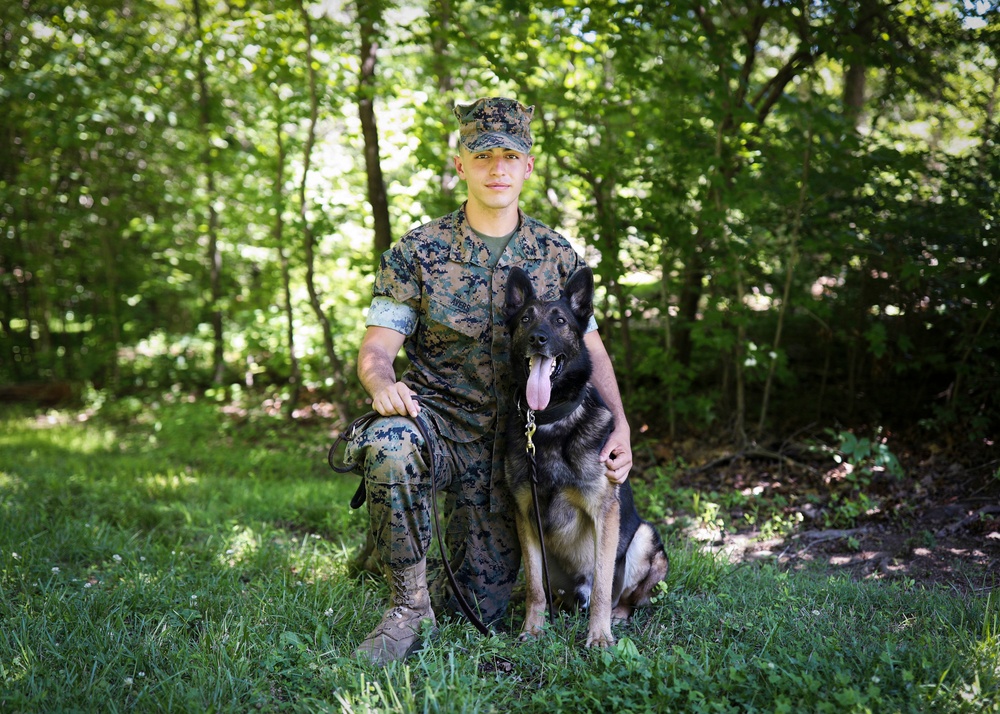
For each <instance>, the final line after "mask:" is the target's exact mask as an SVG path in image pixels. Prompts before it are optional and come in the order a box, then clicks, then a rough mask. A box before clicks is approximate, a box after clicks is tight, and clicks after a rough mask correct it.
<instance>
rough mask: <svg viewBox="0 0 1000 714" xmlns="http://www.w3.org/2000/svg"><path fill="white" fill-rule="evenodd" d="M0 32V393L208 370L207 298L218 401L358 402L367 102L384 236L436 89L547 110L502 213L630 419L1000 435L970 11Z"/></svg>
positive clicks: (672, 8) (286, 0)
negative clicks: (575, 262)
mask: <svg viewBox="0 0 1000 714" xmlns="http://www.w3.org/2000/svg"><path fill="white" fill-rule="evenodd" d="M195 10H197V11H198V16H197V18H196V17H195V16H194V14H193V13H194V11H195ZM372 13H374V15H372ZM369 15H371V16H375V15H378V16H379V17H380V18H381V19H380V20H379V21H378V22H377V23H375V25H373V26H372V27H371V28H370V30H371V36H372V37H374V38H376V39H377V40H378V44H377V65H376V74H375V77H374V78H373V79H372V81H371V82H368V81H367V80H366V82H365V84H364V91H363V92H361V91H360V90H359V87H360V86H361V84H359V82H360V79H359V78H360V76H361V71H362V70H361V67H360V63H361V58H360V56H359V54H358V48H357V43H358V37H357V36H356V35H357V25H358V21H359V18H367V17H369ZM3 22H4V26H3V41H2V43H0V73H2V75H3V76H2V82H0V121H2V125H3V126H4V131H3V133H2V135H0V227H2V231H0V340H2V346H3V348H2V349H0V380H3V381H4V382H32V381H37V380H53V379H63V380H70V381H73V382H78V383H83V382H88V383H92V384H94V385H96V386H97V387H98V388H104V387H107V388H109V389H111V390H112V391H114V392H116V393H123V392H129V391H134V390H137V389H148V388H153V389H162V388H168V387H170V386H171V385H173V384H178V385H180V386H182V387H183V388H185V389H186V388H189V387H194V388H204V387H207V386H209V385H210V384H212V383H213V382H215V381H217V377H218V375H217V374H216V373H215V367H216V365H215V364H214V360H215V358H216V352H217V350H218V349H219V348H220V345H219V341H220V331H219V329H217V326H216V324H215V320H216V317H215V316H216V315H220V316H221V318H222V322H223V325H222V327H224V329H222V331H221V335H222V336H223V337H222V338H221V339H222V342H223V344H222V345H221V347H224V353H223V357H224V361H225V366H226V368H227V369H226V372H225V374H224V375H223V381H224V382H225V383H226V384H236V383H240V384H244V385H246V384H254V385H258V386H259V385H263V386H265V387H269V388H271V389H275V390H287V391H289V392H294V390H297V389H298V387H299V386H300V383H301V384H304V385H305V386H308V387H310V388H319V389H322V390H324V391H325V392H326V395H327V396H328V397H332V398H336V399H337V400H340V397H341V395H344V394H352V393H353V392H354V391H355V390H356V389H357V385H356V384H354V380H352V379H350V378H348V377H347V376H346V375H349V374H350V373H351V369H350V367H351V362H352V360H353V356H354V354H355V352H356V349H357V346H358V343H359V340H360V334H361V329H362V325H363V314H364V308H365V306H366V303H367V295H368V293H369V289H370V281H371V277H372V266H373V265H374V264H375V262H376V258H377V256H375V255H373V248H372V245H373V243H372V240H373V220H374V219H373V217H372V215H371V211H370V208H369V206H368V204H367V203H366V199H365V196H366V193H365V186H366V178H367V177H366V175H365V174H366V162H365V160H364V151H365V142H364V141H363V140H362V137H361V127H360V122H359V120H358V118H357V117H358V105H357V102H358V101H362V100H363V101H365V102H367V101H368V99H371V100H372V101H373V102H374V106H375V115H376V118H377V119H378V133H379V136H378V139H379V146H380V156H379V167H380V168H381V170H382V173H383V176H384V181H385V184H386V187H387V190H388V193H389V204H390V219H391V228H392V233H393V235H395V236H399V235H401V234H402V233H403V232H404V231H405V230H407V229H408V228H409V227H411V226H412V225H414V224H416V223H419V222H421V221H424V220H427V219H430V218H432V217H434V216H437V215H440V214H442V213H444V212H446V211H450V210H452V209H453V208H454V207H455V206H456V204H457V202H458V201H459V200H461V198H462V195H461V188H460V186H459V185H458V181H457V178H456V176H455V175H454V170H453V168H452V167H451V156H452V155H453V154H454V151H455V140H456V138H455V127H454V122H453V118H452V117H451V114H450V107H451V106H452V105H453V104H454V103H455V102H457V101H467V100H468V99H470V98H472V97H475V96H478V95H482V94H489V93H509V94H513V95H516V96H518V97H519V98H521V99H522V100H524V101H525V102H526V103H528V104H533V105H535V107H536V121H535V125H534V127H535V136H536V144H537V151H536V153H537V163H536V172H535V176H534V177H533V178H532V180H531V181H529V182H528V185H527V188H526V193H525V196H524V205H525V208H526V210H527V212H529V213H531V214H532V215H535V216H537V217H539V218H541V219H543V220H545V221H546V222H548V223H550V224H551V225H553V226H555V227H557V228H559V229H561V230H562V231H564V232H565V233H566V234H567V235H568V236H569V237H570V238H571V239H572V240H573V241H574V242H575V244H576V245H577V246H578V247H579V248H580V250H581V251H583V252H584V254H585V256H586V258H587V260H588V262H589V263H591V264H592V265H594V266H595V268H596V272H597V275H598V278H599V300H598V303H597V305H598V317H599V319H600V322H601V325H602V329H603V330H604V334H605V339H606V342H607V343H608V344H609V345H610V347H611V350H612V353H613V356H614V358H615V360H616V362H617V365H618V369H617V372H618V375H619V379H620V381H621V383H622V389H623V392H624V394H625V396H626V400H627V402H628V403H629V406H630V410H631V411H632V412H633V413H638V414H641V415H642V417H643V418H644V419H645V420H646V421H648V422H650V423H652V424H654V425H657V426H660V427H662V430H663V431H668V432H669V433H670V434H672V435H675V436H676V435H678V434H680V433H682V432H684V431H685V430H691V429H698V428H703V427H706V426H712V427H713V428H718V427H720V426H721V427H724V428H727V429H730V430H731V433H733V434H734V435H735V436H736V437H737V439H738V440H742V439H744V438H750V437H760V436H762V434H758V433H751V429H750V427H749V425H750V423H751V421H753V422H755V423H757V424H758V426H759V431H779V432H780V431H785V430H788V429H791V428H796V427H800V426H802V424H803V423H804V422H805V423H808V422H809V421H811V420H813V419H814V418H815V419H819V420H820V421H821V422H822V423H824V424H829V423H834V422H837V421H839V422H841V423H843V422H847V421H853V420H857V419H863V420H868V421H875V422H879V423H883V424H888V423H891V422H893V420H908V421H913V420H921V421H922V423H923V424H924V425H925V426H926V428H927V429H928V430H931V431H933V430H938V431H940V430H948V431H952V432H954V433H960V434H966V435H968V436H969V437H970V438H973V439H976V438H981V437H984V436H987V435H989V434H991V433H995V431H996V425H997V423H998V420H1000V404H998V403H997V396H996V395H997V394H1000V388H998V384H997V376H996V375H997V374H998V373H1000V369H998V365H997V361H996V360H997V354H998V350H997V346H998V340H1000V337H998V335H1000V331H998V327H997V319H996V317H995V315H994V313H995V312H996V303H997V291H996V283H997V281H996V270H995V266H996V265H997V264H998V259H1000V253H998V251H1000V241H998V238H997V196H998V195H1000V191H998V189H997V186H998V182H1000V174H998V171H1000V169H998V167H1000V155H998V153H997V152H998V148H997V147H998V142H997V126H998V123H997V118H996V110H995V107H996V106H997V102H996V99H997V93H998V87H1000V75H998V73H997V66H998V63H997V60H998V42H997V36H998V33H997V25H996V23H997V19H996V14H995V13H991V12H990V11H989V9H988V8H987V7H986V5H985V4H975V3H969V4H964V5H963V4H934V3H930V2H926V0H905V2H900V3H893V4H884V3H878V2H869V1H868V0H828V1H826V2H822V3H818V4H811V5H809V4H802V3H785V4H778V5H773V6H772V5H770V4H767V3H750V4H748V5H733V4H729V3H718V4H714V5H705V4H704V3H699V2H690V1H689V0H681V1H680V2H672V3H667V4H663V3H660V4H656V3H653V4H650V3H634V2H615V3H575V2H551V1H549V0H508V1H507V2H504V3H501V4H499V5H489V4H483V3H472V2H468V1H465V0H463V1H461V2H457V3H443V2H438V1H437V0H428V1H427V2H421V3H416V4H410V5H407V6H405V7H404V6H402V5H400V4H391V3H354V4H352V3H348V4H341V5H323V4H306V5H303V4H301V3H298V2H292V0H281V1H280V2H275V3H269V4H263V5H262V4H255V3H246V2H243V1H242V0H238V1H232V2H223V3H216V4H212V5H208V4H202V3H196V4H195V5H193V6H191V7H188V6H187V5H183V4H182V5H177V4H176V3H166V2H163V1H162V0H138V1H137V2H132V3H128V4H127V5H124V6H123V5H121V4H120V3H119V4H113V3H108V2H106V1H105V0H78V1H77V2H73V3H70V4H68V5H62V6H51V5H46V4H38V3H22V4H20V5H18V6H17V7H16V8H12V9H11V10H10V12H8V13H6V14H5V15H4V20H3ZM366 22H367V21H366ZM366 26H367V25H366ZM313 80H315V82H313ZM369 95H371V96H369ZM314 105H315V109H316V110H317V118H318V121H317V122H316V124H315V129H316V131H315V133H314V134H313V133H312V132H310V127H312V126H313V122H312V110H313V107H314ZM314 139H315V141H314ZM307 169H308V171H307ZM286 283H287V287H288V291H287V296H286V291H285V287H286ZM327 322H329V325H328V326H327V325H326V323H327ZM297 362H298V363H297ZM299 363H300V364H299Z"/></svg>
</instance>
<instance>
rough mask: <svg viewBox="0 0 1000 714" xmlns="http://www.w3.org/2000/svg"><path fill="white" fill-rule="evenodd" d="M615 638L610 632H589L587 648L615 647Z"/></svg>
mask: <svg viewBox="0 0 1000 714" xmlns="http://www.w3.org/2000/svg"><path fill="white" fill-rule="evenodd" d="M614 644H615V637H614V635H612V634H611V633H610V632H601V631H596V632H588V633H587V641H586V643H585V645H584V646H586V647H614Z"/></svg>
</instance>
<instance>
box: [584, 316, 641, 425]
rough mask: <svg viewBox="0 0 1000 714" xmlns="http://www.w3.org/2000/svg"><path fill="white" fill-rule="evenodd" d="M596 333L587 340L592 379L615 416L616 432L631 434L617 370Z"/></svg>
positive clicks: (589, 335)
mask: <svg viewBox="0 0 1000 714" xmlns="http://www.w3.org/2000/svg"><path fill="white" fill-rule="evenodd" d="M591 335H594V336H596V335H597V333H596V332H592V333H589V334H588V335H587V337H586V338H585V340H586V342H587V350H588V351H589V352H590V359H591V362H592V363H593V373H592V375H591V379H592V380H593V382H594V386H596V387H597V391H598V392H600V393H601V397H602V398H603V399H604V403H605V404H607V405H608V408H609V409H610V410H611V413H612V414H614V416H615V428H616V430H620V429H625V430H626V431H625V433H630V432H631V429H630V428H629V425H628V419H627V418H626V417H625V407H624V406H623V405H622V395H621V391H620V390H619V389H618V380H617V379H616V378H615V370H614V367H613V366H612V364H611V357H610V356H609V355H608V351H607V349H605V347H604V343H603V342H602V341H601V339H600V338H599V337H597V338H596V339H595V338H594V337H591Z"/></svg>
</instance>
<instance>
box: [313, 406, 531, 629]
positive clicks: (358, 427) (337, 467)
mask: <svg viewBox="0 0 1000 714" xmlns="http://www.w3.org/2000/svg"><path fill="white" fill-rule="evenodd" d="M414 399H417V400H418V401H419V397H414ZM380 416H381V415H380V414H378V413H377V412H374V411H371V412H368V413H367V414H364V415H363V416H360V417H358V418H357V419H355V420H354V421H352V422H351V423H350V425H349V426H348V427H347V428H346V429H344V431H342V432H341V433H340V435H339V436H338V437H337V440H336V441H334V442H333V446H331V447H330V451H329V453H328V454H327V456H326V461H327V463H328V464H330V468H332V469H333V470H334V471H336V472H337V473H339V474H346V473H350V472H352V471H354V470H355V469H356V468H357V463H353V464H336V463H334V453H335V452H336V450H337V449H338V448H339V446H340V444H341V443H346V442H348V441H350V440H351V439H353V438H354V437H355V435H356V434H357V433H359V432H360V431H364V430H365V429H367V428H368V426H369V424H371V423H372V421H373V420H375V419H377V418H379V417H380ZM411 418H412V419H413V423H414V424H416V426H417V431H419V432H420V436H421V437H422V438H423V440H424V446H426V447H427V455H428V457H429V458H428V460H427V466H428V471H429V473H430V477H431V512H432V514H433V516H434V532H435V534H436V535H437V539H438V547H439V548H440V549H441V561H442V565H444V573H445V575H446V576H447V578H448V584H449V585H451V591H452V593H453V594H454V595H455V600H456V601H457V602H458V607H459V608H460V609H461V610H462V613H463V614H464V615H465V616H466V617H467V618H468V619H469V622H471V623H472V624H473V625H474V626H475V628H476V629H477V630H479V632H480V634H482V635H483V636H486V637H488V636H489V634H490V631H489V629H488V628H487V627H486V625H484V624H483V621H482V620H480V619H479V617H478V616H477V615H476V612H475V610H473V609H472V606H471V605H469V603H468V601H467V600H466V599H465V596H464V595H462V591H461V590H459V589H458V581H457V580H456V578H455V573H454V571H453V570H452V569H451V562H450V561H449V560H448V553H447V552H446V551H445V545H444V537H443V536H442V534H441V518H440V516H439V515H438V507H437V483H436V478H435V477H436V475H437V462H436V460H435V458H434V445H433V442H432V441H431V439H430V435H429V433H428V431H427V428H426V425H425V424H424V421H423V418H422V417H420V416H419V415H418V416H416V417H411ZM366 497H367V493H366V492H365V479H364V477H363V476H362V478H361V484H360V485H359V486H358V490H357V491H355V493H354V497H353V498H352V499H351V508H361V506H362V505H363V504H364V502H365V499H366ZM543 557H544V556H543Z"/></svg>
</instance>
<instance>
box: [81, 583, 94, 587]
mask: <svg viewBox="0 0 1000 714" xmlns="http://www.w3.org/2000/svg"><path fill="white" fill-rule="evenodd" d="M83 587H85V588H92V587H94V584H93V583H84V584H83Z"/></svg>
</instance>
